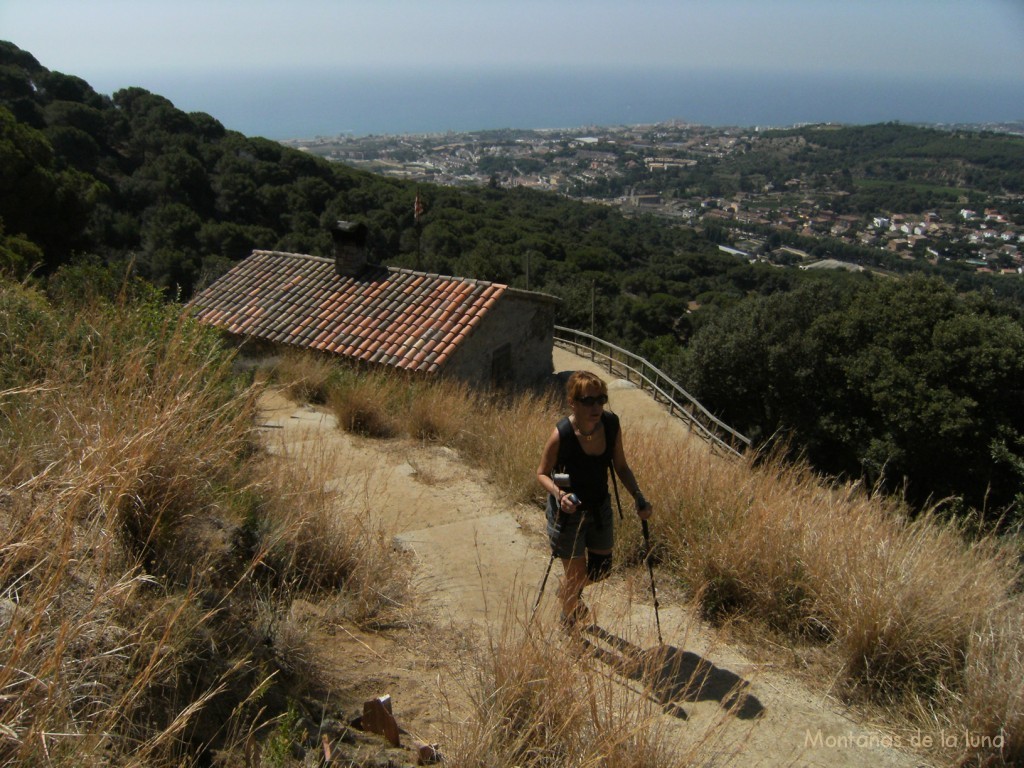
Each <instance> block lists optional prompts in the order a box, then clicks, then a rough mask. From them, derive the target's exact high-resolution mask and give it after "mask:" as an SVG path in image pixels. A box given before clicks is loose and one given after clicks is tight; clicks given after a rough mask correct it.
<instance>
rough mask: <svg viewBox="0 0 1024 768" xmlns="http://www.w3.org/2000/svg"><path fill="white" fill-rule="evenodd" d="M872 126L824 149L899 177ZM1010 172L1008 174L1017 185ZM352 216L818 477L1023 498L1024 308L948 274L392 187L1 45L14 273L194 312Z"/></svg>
mask: <svg viewBox="0 0 1024 768" xmlns="http://www.w3.org/2000/svg"><path fill="white" fill-rule="evenodd" d="M268 108H271V105H268ZM894 131H896V134H897V135H896V138H901V137H902V138H904V139H905V138H906V136H904V132H901V131H900V130H899V129H898V128H895V129H894ZM864 135H867V136H877V132H867V133H865V132H858V130H857V129H848V130H846V129H843V130H840V129H837V130H835V131H828V132H826V133H823V134H821V135H817V136H816V137H815V141H819V142H828V143H830V147H831V148H830V150H829V151H830V152H832V154H831V155H830V157H832V158H834V159H833V162H834V164H835V168H834V170H835V172H837V173H841V172H842V168H843V167H845V166H846V165H847V164H849V163H853V162H854V161H855V160H856V162H858V163H861V164H863V163H870V162H874V165H872V166H871V167H872V168H873V169H874V170H875V171H877V173H879V174H884V173H885V172H887V169H892V168H895V169H896V172H897V173H898V171H899V168H898V167H897V166H898V165H899V164H896V165H894V164H893V161H892V160H891V156H892V154H893V152H897V151H898V152H899V153H900V156H901V157H903V158H906V160H905V162H906V163H916V164H920V163H921V162H922V160H920V152H919V151H917V152H916V151H915V147H914V144H913V143H912V142H911V141H910V140H909V139H907V140H906V141H904V144H905V145H906V146H904V144H899V145H898V146H897V147H896V148H894V145H893V144H892V143H891V142H890V143H889V144H887V145H886V148H885V154H884V157H883V155H882V154H879V153H881V152H882V148H880V147H876V146H874V145H871V146H866V147H865V146H863V144H864V141H862V140H861V139H862V138H863V136H864ZM907 135H910V134H907ZM913 135H918V136H919V135H920V134H913ZM859 137H860V138H859ZM783 138H786V139H787V140H788V138H787V137H783ZM933 138H934V137H933ZM930 140H931V139H930ZM934 140H935V141H938V139H937V138H935V139H934ZM979 141H982V142H983V143H982V144H979V145H978V149H977V152H978V153H981V154H984V153H985V152H988V153H990V154H991V155H993V156H996V157H1002V155H1000V154H999V151H1001V149H1000V146H1001V145H999V142H998V140H997V139H994V138H991V137H988V138H984V137H983V138H982V139H979ZM871 153H875V155H872V154H871ZM871 157H876V159H875V160H873V161H872V160H871V159H870V158H871ZM802 161H803V160H801V158H800V157H793V158H790V159H789V160H787V162H802ZM816 162H817V161H816ZM926 162H930V161H926ZM1001 162H1002V161H1001V160H1000V161H999V163H1001ZM865 167H866V166H865ZM781 170H785V169H780V171H781ZM996 170H997V172H998V174H999V179H998V183H999V184H1001V185H1003V186H1004V187H1011V186H1013V185H1014V184H1017V181H1016V178H1015V177H1014V176H1013V175H1012V173H1010V172H1008V171H1006V170H1005V169H1004V168H1002V167H1001V166H1000V167H999V168H998V169H996ZM749 171H750V172H757V173H766V172H767V171H766V170H764V169H760V170H758V169H749ZM943 181H944V182H945V183H949V184H955V183H956V179H955V178H946V177H943ZM994 183H995V182H994ZM975 185H976V186H979V184H977V183H976V180H975ZM417 195H419V196H420V198H421V200H422V201H423V203H424V205H425V209H426V210H425V214H424V216H423V217H422V218H421V220H420V221H418V222H417V221H416V220H415V219H414V215H413V203H414V200H415V198H416V196H417ZM852 199H853V198H851V200H852ZM342 218H350V219H351V218H357V219H359V220H362V221H364V222H365V223H366V224H367V226H368V228H369V232H370V247H371V249H372V252H373V253H372V255H373V256H374V257H375V258H376V259H377V260H378V261H380V262H383V263H388V264H393V265H400V266H411V267H416V268H419V269H424V270H429V271H434V272H440V273H445V274H458V275H464V276H469V277H476V278H482V279H491V280H499V281H503V282H507V283H510V284H512V285H515V286H518V287H529V288H531V289H533V290H540V291H545V292H548V293H551V294H554V295H556V296H558V297H560V298H562V299H563V302H562V303H561V305H560V308H559V310H558V311H559V316H558V318H557V321H558V322H559V323H560V324H564V325H568V326H573V327H576V328H580V329H583V330H591V328H593V330H594V332H595V333H596V334H597V335H600V336H603V337H606V338H609V339H610V340H613V341H616V342H618V343H621V344H623V345H625V346H627V347H629V348H631V349H634V350H636V351H637V352H639V353H641V354H644V355H646V356H648V357H649V358H651V359H652V360H653V361H654V362H655V363H656V364H659V365H661V366H663V367H665V368H666V369H668V371H669V372H670V373H672V374H673V375H675V376H676V377H678V378H679V379H680V380H681V381H682V382H683V383H684V384H685V385H686V386H687V387H689V388H690V389H691V391H692V392H693V393H694V394H695V395H696V396H697V397H698V398H699V399H701V400H702V401H704V402H706V403H707V404H708V405H709V406H710V407H711V408H712V409H713V410H714V411H715V412H716V413H717V414H718V415H720V416H721V417H722V418H724V419H725V420H726V421H727V422H730V423H732V424H733V425H735V426H736V427H738V428H739V429H741V430H744V431H747V432H750V433H752V434H753V435H754V436H755V437H757V438H758V439H759V440H761V441H767V440H769V439H771V438H773V437H776V436H784V437H785V438H786V439H788V440H789V441H790V444H791V446H792V450H793V451H794V452H797V453H800V452H804V453H806V454H807V455H808V456H809V457H810V458H811V459H812V460H813V461H814V462H815V465H816V466H817V467H819V468H821V469H822V470H825V471H829V472H835V473H838V474H842V475H847V476H852V477H860V476H866V477H867V478H868V479H869V480H870V481H871V482H878V483H880V484H881V486H882V487H886V488H889V489H892V490H895V491H902V490H903V488H904V481H905V480H906V481H907V482H908V483H909V484H908V485H907V486H906V487H907V488H908V489H909V490H910V492H911V494H912V497H913V499H914V500H915V501H917V502H918V503H925V502H927V501H928V500H929V499H932V500H935V499H937V498H939V497H944V496H946V495H952V496H955V497H958V498H959V499H962V502H958V504H961V506H962V507H966V506H973V507H978V506H982V505H985V506H987V507H988V508H989V510H1002V509H1003V508H1005V507H1006V506H1007V505H1009V504H1012V503H1013V502H1014V500H1015V499H1016V500H1017V502H1018V503H1019V502H1020V500H1021V487H1022V480H1024V437H1022V436H1024V412H1022V411H1024V409H1021V408H1020V403H1021V402H1022V401H1024V392H1022V389H1021V383H1020V382H1021V381H1024V370H1022V366H1024V362H1022V361H1024V327H1022V321H1021V308H1020V307H1019V306H1018V305H1016V304H1013V303H1008V302H1006V301H1003V300H998V299H996V298H993V297H992V296H991V295H988V294H979V293H972V294H969V295H960V294H957V293H956V292H955V291H954V289H953V288H951V287H949V286H948V285H947V284H946V283H944V282H942V281H940V280H938V279H931V280H924V279H919V280H913V281H909V282H906V283H904V282H902V281H900V282H896V281H893V280H892V279H890V278H879V277H877V276H876V277H871V276H868V275H860V276H835V275H830V274H826V275H823V274H820V273H817V274H811V273H808V272H803V271H800V270H796V269H781V268H777V267H772V266H768V265H763V264H760V265H755V264H749V263H747V262H746V261H744V260H740V259H737V258H736V257H735V256H732V255H728V254H724V253H721V252H719V251H718V249H717V247H716V246H715V245H714V244H713V243H712V242H711V241H710V240H709V239H707V238H706V237H704V236H703V235H702V234H701V233H698V232H695V231H693V230H692V229H687V228H683V227H679V226H675V225H672V224H670V223H667V222H663V221H660V220H656V219H654V218H651V217H637V218H626V217H624V216H622V215H620V214H619V213H617V212H615V211H613V210H611V209H609V208H607V207H604V206H598V205H587V204H584V203H581V202H578V201H572V200H568V199H566V198H564V197H560V196H557V195H553V194H548V193H540V192H532V191H528V190H521V189H520V190H499V189H455V188H448V187H440V186H433V185H426V184H424V185H420V186H416V185H413V184H411V183H408V182H400V181H395V180H389V179H385V178H383V177H379V176H375V175H371V174H367V173H363V172H359V171H356V170H353V169H351V168H348V167H345V166H342V165H338V164H332V163H329V162H327V161H325V160H321V159H318V158H315V157H311V156H310V155H308V154H305V153H303V152H300V151H298V150H293V149H288V148H286V147H284V146H282V145H281V144H278V143H276V142H272V141H269V140H266V139H260V138H251V137H246V136H243V135H241V134H239V133H236V132H233V131H228V130H226V129H225V128H224V127H223V126H222V125H221V124H220V123H219V122H218V121H217V120H216V119H215V117H212V116H210V115H206V114H198V113H193V114H186V113H185V112H182V111H181V110H179V109H177V108H175V107H174V105H173V104H172V103H171V102H169V101H168V100H167V99H165V98H163V97H161V96H159V95H157V94H153V93H149V92H147V91H145V90H143V89H140V88H135V87H128V88H125V89H123V90H119V91H117V92H116V93H114V94H113V95H112V96H110V97H108V96H105V95H101V94H98V93H96V92H95V91H94V90H93V88H92V87H91V86H90V85H89V84H88V83H86V82H85V81H83V80H82V79H81V78H78V77H75V76H73V75H69V74H63V73H59V72H53V71H50V70H48V69H46V68H45V67H44V66H42V65H41V64H40V63H39V62H38V61H36V59H35V58H34V57H33V56H32V55H31V54H30V53H28V52H26V51H22V50H20V49H19V48H18V47H17V46H15V45H14V44H12V43H3V42H0V273H3V274H4V275H5V276H6V277H7V278H9V279H14V280H19V281H22V280H26V279H31V280H37V281H40V282H43V283H45V282H46V281H47V280H50V285H51V289H54V290H55V287H54V286H57V285H58V284H59V285H63V286H64V288H62V290H67V286H68V285H69V284H71V285H74V281H71V282H70V283H69V281H68V280H67V279H64V280H63V282H61V283H58V282H55V281H53V280H52V279H51V278H52V276H54V275H58V274H59V273H61V271H62V269H65V268H66V267H67V265H70V264H80V263H82V262H85V263H89V264H91V265H93V266H94V267H99V268H105V267H111V268H114V269H115V270H122V271H123V270H124V269H127V268H129V267H130V268H132V269H134V270H135V271H136V272H137V274H139V275H141V276H142V277H144V278H146V279H147V280H149V281H151V282H153V283H154V284H156V285H157V286H159V287H161V288H162V289H164V291H165V295H166V296H167V298H168V299H171V300H183V299H187V298H189V297H190V296H191V295H192V294H193V292H194V291H195V290H196V289H198V288H200V287H202V286H203V285H205V284H207V283H208V282H209V281H211V280H213V279H214V278H216V277H217V276H218V275H220V274H222V273H223V272H224V271H225V270H226V269H227V268H228V267H229V266H230V265H231V264H232V263H233V262H234V261H237V260H239V259H241V258H244V257H245V256H247V255H248V254H249V253H250V252H251V251H252V250H253V249H254V248H267V249H278V250H287V251H297V252H304V253H313V254H326V253H328V251H329V248H330V237H329V235H328V233H327V227H328V226H329V225H330V224H331V223H332V222H334V221H335V220H337V219H342ZM65 274H66V273H65ZM78 274H83V273H82V272H79V273H78ZM696 307H699V309H696V311H694V309H695V308H696ZM592 309H593V311H592ZM592 323H593V325H592Z"/></svg>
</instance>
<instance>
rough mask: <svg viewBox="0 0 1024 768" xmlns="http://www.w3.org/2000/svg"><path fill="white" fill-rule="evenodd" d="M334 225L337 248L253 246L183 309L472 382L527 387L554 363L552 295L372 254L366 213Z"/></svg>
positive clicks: (219, 324)
mask: <svg viewBox="0 0 1024 768" xmlns="http://www.w3.org/2000/svg"><path fill="white" fill-rule="evenodd" d="M332 236H333V238H334V251H335V253H334V258H333V259H330V258H324V257H320V256H310V255H306V254H298V253H282V252H277V251H262V250H257V251H253V253H252V254H251V255H250V256H248V257H247V258H246V259H244V260H243V261H241V262H239V263H238V264H236V265H235V266H234V267H233V268H232V269H231V270H230V271H229V272H227V273H226V274H225V275H223V276H222V277H221V278H219V279H218V280H217V281H216V282H214V283H213V284H211V285H210V286H209V287H208V288H206V289H205V290H204V291H202V292H200V293H199V294H198V295H196V297H195V298H193V299H192V301H190V302H189V305H188V306H189V309H190V310H191V311H192V313H193V314H194V316H195V317H196V319H197V320H199V322H202V323H206V324H208V325H211V326H213V327H215V328H219V329H220V330H222V331H224V332H226V333H227V334H229V335H231V336H233V337H235V338H236V339H238V340H240V341H249V340H251V341H257V342H262V343H265V344H271V345H275V346H278V345H279V346H281V347H286V348H287V347H291V348H300V349H310V350H315V351H319V352H323V353H326V354H333V355H338V356H339V357H342V358H345V359H348V360H352V361H359V362H362V363H366V364H370V365H381V366H387V367H392V368H396V369H399V370H404V371H411V372H414V373H418V374H424V375H442V376H451V377H454V378H458V379H460V380H463V381H467V382H469V383H472V384H474V385H477V386H511V387H527V386H532V385H535V384H538V383H540V382H543V381H544V380H546V379H547V378H548V377H549V376H550V375H551V374H552V370H553V363H552V349H553V346H554V318H555V306H556V304H557V303H558V299H556V298H555V297H553V296H549V295H546V294H541V293H536V292H533V291H524V290H519V289H515V288H511V287H509V286H507V285H503V284H500V283H492V282H488V281H484V280H473V279H469V278H461V277H446V276H442V275H435V274H428V273H425V272H417V271H414V270H409V269H401V268H396V267H385V266H380V265H374V264H370V263H369V262H368V260H367V255H366V249H365V242H366V228H365V226H364V225H362V224H351V223H349V222H338V224H337V225H336V226H335V227H334V228H333V229H332Z"/></svg>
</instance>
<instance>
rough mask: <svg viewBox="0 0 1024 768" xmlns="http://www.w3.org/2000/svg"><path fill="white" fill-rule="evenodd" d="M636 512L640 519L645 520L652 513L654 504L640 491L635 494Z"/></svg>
mask: <svg viewBox="0 0 1024 768" xmlns="http://www.w3.org/2000/svg"><path fill="white" fill-rule="evenodd" d="M636 514H637V516H638V517H639V518H640V519H641V520H647V519H648V518H649V517H650V516H651V515H653V514H654V506H653V505H652V504H651V502H649V501H648V500H647V499H645V498H644V496H643V494H641V493H638V494H637V495H636Z"/></svg>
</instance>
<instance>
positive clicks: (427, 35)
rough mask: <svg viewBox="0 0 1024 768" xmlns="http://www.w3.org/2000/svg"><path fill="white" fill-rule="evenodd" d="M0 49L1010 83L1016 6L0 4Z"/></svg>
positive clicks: (314, 1) (114, 82)
mask: <svg viewBox="0 0 1024 768" xmlns="http://www.w3.org/2000/svg"><path fill="white" fill-rule="evenodd" d="M0 39H6V40H10V41H11V42H13V43H15V44H16V45H18V46H19V47H21V48H23V49H25V50H28V51H29V52H31V53H32V54H33V55H35V57H36V58H37V59H38V60H39V61H40V63H41V64H42V65H43V66H45V67H47V68H48V69H53V70H58V71H62V72H67V73H71V74H75V75H79V76H81V77H83V78H84V79H86V80H87V81H89V82H90V83H91V84H92V85H93V86H94V87H96V88H97V90H100V91H101V92H110V91H111V90H113V89H117V88H120V87H124V86H128V85H143V86H144V85H145V78H146V75H147V74H148V73H156V72H159V73H162V75H163V76H167V75H168V74H173V73H182V74H189V75H195V74H200V73H214V72H225V71H232V72H239V71H248V72H254V73H255V72H259V71H278V72H280V71H282V70H287V69H292V70H312V69H320V70H322V69H332V70H336V69H339V68H340V69H346V70H349V71H355V70H363V71H366V70H370V71H383V70H394V69H404V68H411V69H414V70H437V69H446V70H451V69H456V70H463V69H469V70H483V69H494V70H504V71H508V70H513V69H524V68H538V67H539V68H544V69H551V68H561V69H591V70H593V69H595V68H604V67H610V68H616V69H621V68H643V69H654V68H657V69H676V70H679V69H687V70H717V71H721V70H731V71H741V72H742V71H758V72H765V71H779V72H793V71H798V72H805V73H806V72H823V73H824V72H856V73H885V72H891V73H899V74H903V75H915V76H916V75H923V74H929V75H935V76H938V77H943V76H958V77H963V76H976V77H978V78H998V79H1001V80H1004V81H1005V80H1016V81H1017V82H1021V81H1024V42H1022V41H1024V0H715V2H712V1H711V0H516V1H515V2H508V1H506V0H430V1H429V2H428V1H427V0H360V1H358V2H357V1H356V0H287V2H271V1H270V0H173V1H166V2H157V1H156V0H0Z"/></svg>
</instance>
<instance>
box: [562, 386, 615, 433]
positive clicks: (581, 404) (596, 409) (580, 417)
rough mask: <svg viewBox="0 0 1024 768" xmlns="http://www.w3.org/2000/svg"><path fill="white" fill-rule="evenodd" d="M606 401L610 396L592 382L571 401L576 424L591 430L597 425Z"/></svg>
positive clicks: (587, 430)
mask: <svg viewBox="0 0 1024 768" xmlns="http://www.w3.org/2000/svg"><path fill="white" fill-rule="evenodd" d="M606 402H608V396H607V395H605V394H603V393H602V392H601V388H600V387H599V386H597V385H596V384H591V385H590V386H588V387H587V388H586V389H584V390H583V393H582V394H581V395H579V396H578V397H575V398H572V399H571V400H570V401H569V405H570V407H571V408H572V413H573V416H574V417H575V419H576V424H577V425H578V426H579V427H580V429H582V430H583V431H584V432H589V431H590V430H592V429H594V428H595V427H597V425H598V423H599V422H600V421H601V414H602V413H603V412H604V404H605V403H606Z"/></svg>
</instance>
